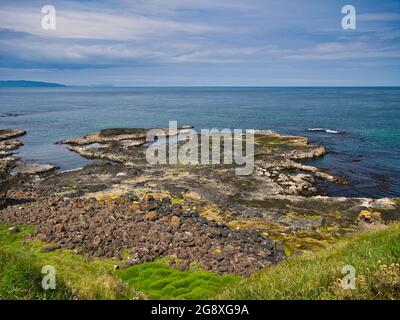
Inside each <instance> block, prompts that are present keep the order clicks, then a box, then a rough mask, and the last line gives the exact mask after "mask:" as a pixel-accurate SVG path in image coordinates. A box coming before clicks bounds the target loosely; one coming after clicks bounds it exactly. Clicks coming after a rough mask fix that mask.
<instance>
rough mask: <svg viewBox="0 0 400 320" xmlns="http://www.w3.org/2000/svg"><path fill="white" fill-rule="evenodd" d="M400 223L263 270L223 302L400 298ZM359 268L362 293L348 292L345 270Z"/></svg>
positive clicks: (226, 295) (224, 295) (358, 283)
mask: <svg viewBox="0 0 400 320" xmlns="http://www.w3.org/2000/svg"><path fill="white" fill-rule="evenodd" d="M399 262H400V224H393V225H391V226H390V227H389V228H388V229H386V230H382V231H371V232H368V233H363V234H360V235H357V236H355V237H353V238H350V239H346V240H342V241H340V242H339V243H337V244H335V245H333V246H331V247H328V248H326V249H323V250H321V251H319V252H316V253H313V254H308V255H304V256H300V257H294V258H290V259H288V260H286V261H284V262H282V263H280V264H278V265H277V266H275V267H272V268H269V269H264V270H261V271H259V272H257V273H255V274H254V275H252V276H251V277H249V278H246V279H244V280H242V281H240V282H239V283H238V284H237V285H235V286H234V287H231V288H228V289H226V290H225V292H223V293H222V294H220V295H218V298H220V299H251V300H256V299H400V265H399ZM345 265H352V266H353V267H354V268H355V270H356V289H354V290H352V289H343V288H342V286H341V285H340V280H341V279H342V278H343V277H344V276H345V275H344V274H342V273H341V269H342V267H343V266H345Z"/></svg>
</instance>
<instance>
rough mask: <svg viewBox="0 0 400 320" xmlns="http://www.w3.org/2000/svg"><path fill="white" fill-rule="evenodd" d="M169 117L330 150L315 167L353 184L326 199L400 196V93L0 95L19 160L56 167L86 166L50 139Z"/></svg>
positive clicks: (88, 91)
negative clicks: (18, 135) (294, 138)
mask: <svg viewBox="0 0 400 320" xmlns="http://www.w3.org/2000/svg"><path fill="white" fill-rule="evenodd" d="M10 114H11V115H10ZM169 120H177V121H178V124H179V125H184V124H192V125H194V126H196V127H197V128H214V127H215V128H220V129H222V128H232V129H233V128H243V129H246V128H259V129H272V130H276V131H278V132H280V133H285V134H296V135H305V136H307V137H309V138H310V139H311V141H313V142H319V143H322V144H324V145H325V146H326V147H327V149H328V151H329V153H328V154H327V155H326V156H325V157H324V158H322V159H320V160H317V161H313V162H311V163H312V164H315V165H318V166H320V167H323V168H327V169H329V170H331V171H333V172H334V173H336V174H340V175H342V176H345V177H347V178H349V179H351V180H352V181H353V183H352V184H351V185H349V186H347V187H340V188H337V187H335V188H327V189H326V192H327V193H328V194H332V195H351V196H374V197H380V196H400V88H101V89H97V88H32V89H31V88H18V89H5V88H3V89H0V128H18V129H25V130H27V131H28V134H27V135H26V136H25V137H23V138H22V139H21V140H22V141H23V142H24V143H25V146H24V147H22V148H21V149H20V150H19V154H20V156H21V157H23V158H25V159H32V160H36V161H39V162H42V163H52V164H56V165H58V166H60V167H61V169H73V168H77V167H80V166H82V165H84V164H85V163H86V162H87V161H86V160H84V159H83V158H81V157H80V156H78V155H76V154H74V153H71V152H69V151H67V150H66V148H65V146H60V145H55V144H54V142H55V141H58V140H61V139H64V138H68V137H72V136H80V135H83V134H86V133H88V132H91V131H95V130H99V129H102V128H109V127H167V126H168V121H169ZM313 128H314V129H316V128H321V129H323V130H314V131H309V130H308V129H313Z"/></svg>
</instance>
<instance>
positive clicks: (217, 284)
mask: <svg viewBox="0 0 400 320" xmlns="http://www.w3.org/2000/svg"><path fill="white" fill-rule="evenodd" d="M118 275H119V276H120V277H121V279H123V280H124V281H126V282H127V283H129V284H131V285H132V286H134V287H135V288H137V289H138V290H140V291H142V292H144V293H145V294H146V295H147V296H148V298H149V299H210V298H212V297H213V296H215V294H216V293H218V292H220V291H221V290H222V289H223V288H224V287H228V286H231V285H234V284H235V283H237V282H238V280H239V277H238V276H231V275H225V276H220V275H217V274H215V273H212V272H207V271H201V270H197V271H192V270H188V271H180V270H176V269H173V268H170V267H169V266H167V265H166V264H165V263H163V262H148V263H145V264H143V265H136V266H132V267H130V268H128V269H124V270H120V271H118Z"/></svg>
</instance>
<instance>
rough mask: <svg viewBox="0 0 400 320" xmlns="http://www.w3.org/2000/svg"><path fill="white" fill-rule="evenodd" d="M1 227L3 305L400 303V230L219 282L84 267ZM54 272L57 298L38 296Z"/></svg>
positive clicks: (146, 270) (141, 268) (186, 274)
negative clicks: (345, 283) (46, 271)
mask: <svg viewBox="0 0 400 320" xmlns="http://www.w3.org/2000/svg"><path fill="white" fill-rule="evenodd" d="M9 228H10V225H1V226H0V242H1V246H0V298H1V299H211V298H218V299H399V298H400V265H399V263H400V224H398V223H395V224H392V225H390V226H389V227H388V228H387V229H385V230H378V231H369V232H365V233H361V234H358V235H356V236H354V237H351V238H348V239H343V240H341V241H339V242H337V243H336V244H334V245H332V246H329V247H327V248H325V249H322V250H319V251H316V252H313V253H308V254H304V255H302V256H296V257H291V258H288V259H286V260H285V261H283V262H281V263H279V264H278V265H276V266H273V267H270V268H265V269H262V270H260V271H258V272H257V273H255V274H253V275H252V276H250V277H239V276H229V275H228V276H220V275H217V274H215V273H212V272H207V271H204V270H201V268H199V267H197V266H195V265H194V266H192V267H191V268H189V269H188V270H186V271H182V270H177V269H175V268H171V267H170V266H169V265H168V259H167V258H165V259H160V260H158V261H155V262H148V263H144V264H137V265H134V266H131V267H129V268H126V269H122V270H114V268H113V265H114V263H115V262H114V261H112V260H110V259H90V260H86V259H84V258H83V257H82V256H80V255H77V254H74V253H73V252H71V251H69V250H61V249H58V250H54V251H51V252H44V251H43V248H44V247H45V245H46V244H44V243H41V242H39V241H37V240H32V239H30V238H29V237H30V235H31V234H32V232H33V228H32V227H26V226H18V228H20V232H18V233H12V232H10V231H9ZM44 264H51V265H54V266H55V268H56V270H57V288H56V290H47V291H45V290H43V289H42V287H41V285H40V283H41V279H42V277H43V274H41V267H42V266H43V265H44ZM345 265H351V266H353V267H354V268H355V270H356V282H355V283H356V289H354V290H352V289H343V288H342V286H341V285H340V281H341V279H342V278H343V277H344V276H345V275H344V274H342V273H341V270H342V268H343V266H345Z"/></svg>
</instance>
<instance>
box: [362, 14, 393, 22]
mask: <svg viewBox="0 0 400 320" xmlns="http://www.w3.org/2000/svg"><path fill="white" fill-rule="evenodd" d="M357 19H358V20H359V21H399V20H400V14H399V13H389V12H384V13H363V14H360V15H358V16H357Z"/></svg>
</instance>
